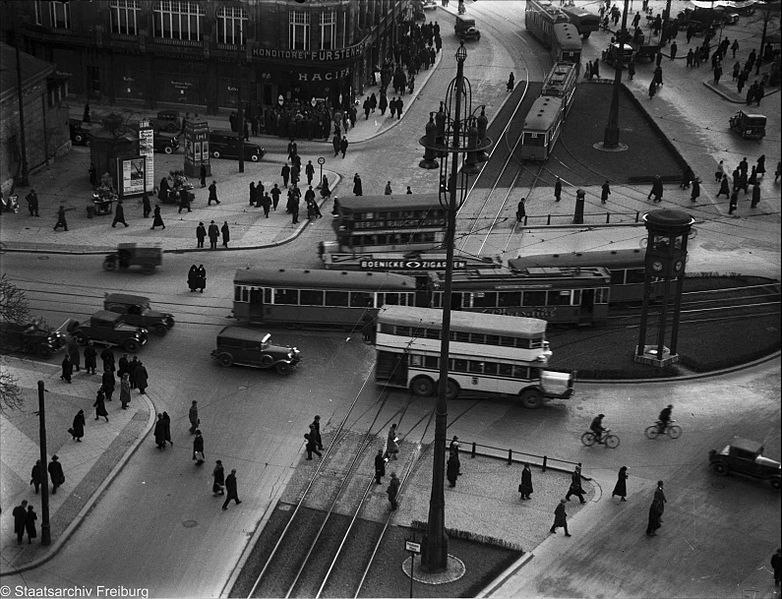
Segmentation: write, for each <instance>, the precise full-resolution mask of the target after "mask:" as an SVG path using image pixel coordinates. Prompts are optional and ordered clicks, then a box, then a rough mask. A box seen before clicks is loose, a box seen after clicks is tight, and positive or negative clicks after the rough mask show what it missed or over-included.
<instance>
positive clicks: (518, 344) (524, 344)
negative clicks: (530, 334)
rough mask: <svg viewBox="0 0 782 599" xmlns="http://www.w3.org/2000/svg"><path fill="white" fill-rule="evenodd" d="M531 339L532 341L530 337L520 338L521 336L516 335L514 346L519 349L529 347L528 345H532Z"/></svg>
mask: <svg viewBox="0 0 782 599" xmlns="http://www.w3.org/2000/svg"><path fill="white" fill-rule="evenodd" d="M531 341H532V340H531V339H522V338H521V337H518V338H517V339H516V347H519V348H521V349H529V348H530V347H532V346H531V345H530V343H531Z"/></svg>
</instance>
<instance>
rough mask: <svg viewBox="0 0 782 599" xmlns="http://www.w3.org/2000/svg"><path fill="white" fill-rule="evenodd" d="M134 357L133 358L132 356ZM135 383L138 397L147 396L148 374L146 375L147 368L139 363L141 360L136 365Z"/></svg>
mask: <svg viewBox="0 0 782 599" xmlns="http://www.w3.org/2000/svg"><path fill="white" fill-rule="evenodd" d="M134 357H135V356H134ZM134 372H135V375H136V378H135V383H136V385H135V386H136V388H138V392H139V394H140V395H146V394H147V387H148V386H149V374H148V373H147V368H146V366H144V365H143V364H142V363H141V360H139V361H138V364H137V365H136V369H135V371H134Z"/></svg>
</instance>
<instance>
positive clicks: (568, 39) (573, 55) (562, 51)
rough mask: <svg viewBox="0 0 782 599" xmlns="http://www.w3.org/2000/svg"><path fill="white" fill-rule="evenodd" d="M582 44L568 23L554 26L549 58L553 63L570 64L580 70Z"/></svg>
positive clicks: (576, 31) (576, 32)
mask: <svg viewBox="0 0 782 599" xmlns="http://www.w3.org/2000/svg"><path fill="white" fill-rule="evenodd" d="M581 50H582V43H581V40H580V39H579V38H578V30H577V29H576V28H575V26H574V25H571V24H570V23H557V24H556V25H554V38H553V40H552V42H551V58H552V59H553V60H554V62H570V63H573V64H574V65H576V70H577V71H579V70H581Z"/></svg>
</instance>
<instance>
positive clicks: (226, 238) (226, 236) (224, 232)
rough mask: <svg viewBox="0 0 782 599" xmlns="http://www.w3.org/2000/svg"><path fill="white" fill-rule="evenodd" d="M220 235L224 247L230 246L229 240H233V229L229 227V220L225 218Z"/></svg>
mask: <svg viewBox="0 0 782 599" xmlns="http://www.w3.org/2000/svg"><path fill="white" fill-rule="evenodd" d="M220 235H221V236H222V238H223V247H224V248H227V247H228V242H229V241H231V231H230V229H229V228H228V221H227V220H224V221H223V226H222V227H220Z"/></svg>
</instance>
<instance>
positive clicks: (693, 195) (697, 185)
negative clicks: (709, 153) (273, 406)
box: [690, 177, 701, 202]
mask: <svg viewBox="0 0 782 599" xmlns="http://www.w3.org/2000/svg"><path fill="white" fill-rule="evenodd" d="M700 195H701V180H700V178H699V177H695V178H694V179H693V180H692V191H690V200H691V201H693V202H697V201H698V198H699V197H700Z"/></svg>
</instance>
